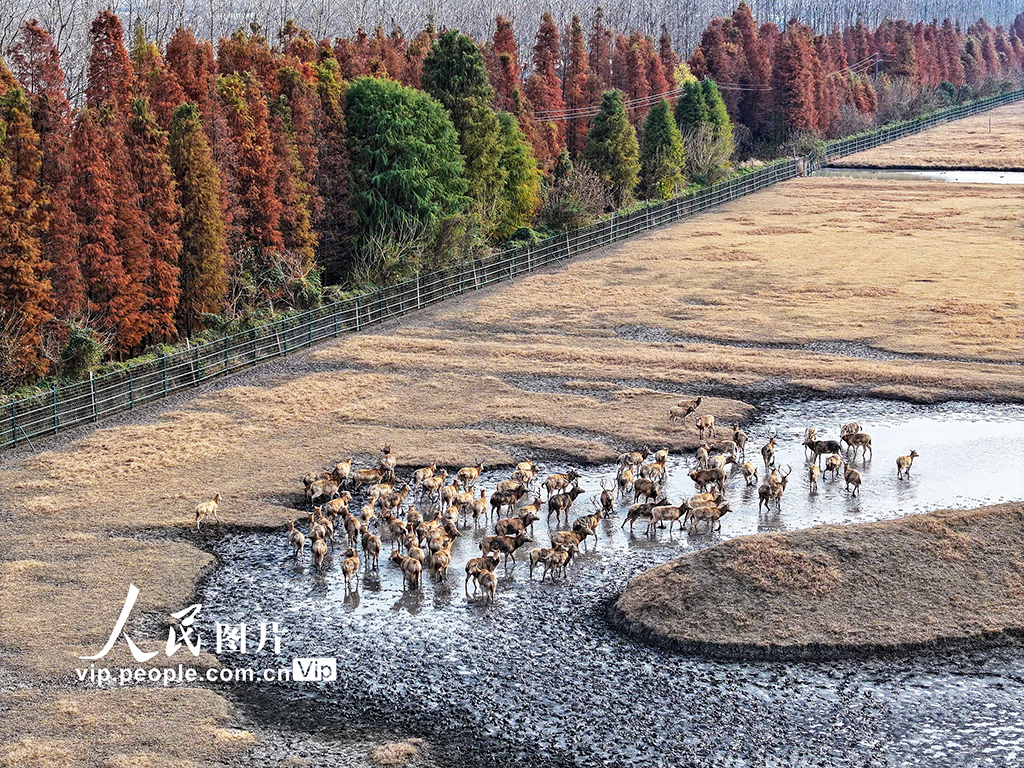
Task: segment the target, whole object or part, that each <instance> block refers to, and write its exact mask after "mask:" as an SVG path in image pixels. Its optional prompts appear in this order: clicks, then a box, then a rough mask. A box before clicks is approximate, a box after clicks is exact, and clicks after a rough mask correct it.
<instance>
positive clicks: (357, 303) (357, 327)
mask: <svg viewBox="0 0 1024 768" xmlns="http://www.w3.org/2000/svg"><path fill="white" fill-rule="evenodd" d="M356 330H357V331H358V330H359V294H358V293H357V294H356Z"/></svg>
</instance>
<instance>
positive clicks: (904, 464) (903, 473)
mask: <svg viewBox="0 0 1024 768" xmlns="http://www.w3.org/2000/svg"><path fill="white" fill-rule="evenodd" d="M917 456H918V453H917V451H911V452H910V453H908V454H907V455H906V456H899V457H898V458H897V459H896V477H898V478H900V479H903V478H905V477H910V468H911V467H912V466H913V465H914V459H916V458H917Z"/></svg>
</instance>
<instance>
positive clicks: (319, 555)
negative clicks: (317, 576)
mask: <svg viewBox="0 0 1024 768" xmlns="http://www.w3.org/2000/svg"><path fill="white" fill-rule="evenodd" d="M312 550H313V567H315V568H316V569H317V570H318V571H320V570H323V567H324V558H326V557H327V542H326V541H324V540H323V539H313V546H312Z"/></svg>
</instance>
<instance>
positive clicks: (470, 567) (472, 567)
mask: <svg viewBox="0 0 1024 768" xmlns="http://www.w3.org/2000/svg"><path fill="white" fill-rule="evenodd" d="M500 562H501V559H500V558H498V557H495V556H494V555H485V556H483V557H474V558H472V559H471V560H470V561H469V562H468V563H466V585H465V586H466V594H469V580H470V579H473V578H474V577H475V576H476V575H477V573H479V572H480V571H493V570H494V569H495V568H497V567H498V563H500ZM530 571H531V574H532V572H533V569H532V568H531V569H530ZM476 586H477V585H476V581H475V579H474V582H473V589H474V590H475V589H476Z"/></svg>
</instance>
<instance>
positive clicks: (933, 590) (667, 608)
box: [609, 502, 1024, 659]
mask: <svg viewBox="0 0 1024 768" xmlns="http://www.w3.org/2000/svg"><path fill="white" fill-rule="evenodd" d="M609 614H610V617H611V619H612V621H613V623H615V624H616V625H618V626H619V627H621V628H622V629H624V630H626V631H627V632H629V633H630V634H633V635H634V636H637V637H640V638H642V639H645V640H648V641H651V642H655V643H659V644H665V645H670V646H673V647H676V648H679V649H681V650H686V651H692V652H699V653H706V654H709V655H714V656H721V657H729V658H775V659H785V658H828V657H842V656H857V655H863V654H869V653H878V652H887V651H905V650H914V649H923V648H929V647H978V646H983V645H997V644H1006V643H1009V642H1016V641H1018V640H1020V639H1022V638H1024V503H1020V502H1015V503H1011V504H1000V505H996V506H991V507H982V508H979V509H974V510H970V511H954V510H946V511H941V512H933V513H931V514H927V515H912V516H909V517H904V518H899V519H896V520H887V521H884V522H880V523H866V524H862V525H850V526H837V525H825V526H819V527H816V528H810V529H807V530H803V531H794V532H790V533H778V534H767V535H759V536H747V537H742V538H738V539H733V540H731V541H727V542H724V543H722V544H719V545H717V546H714V547H710V548H709V549H705V550H702V551H700V552H696V553H694V554H691V555H687V556H686V557H682V558H680V559H678V560H674V561H672V562H670V563H666V564H665V565H662V566H659V567H657V568H652V569H651V570H649V571H646V572H644V573H642V574H640V575H639V576H636V577H635V578H633V579H632V580H630V582H629V584H628V585H627V586H626V589H625V591H624V592H623V593H622V595H621V596H620V597H619V599H618V600H617V601H616V602H615V603H614V604H613V605H612V607H611V609H610V612H609Z"/></svg>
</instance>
